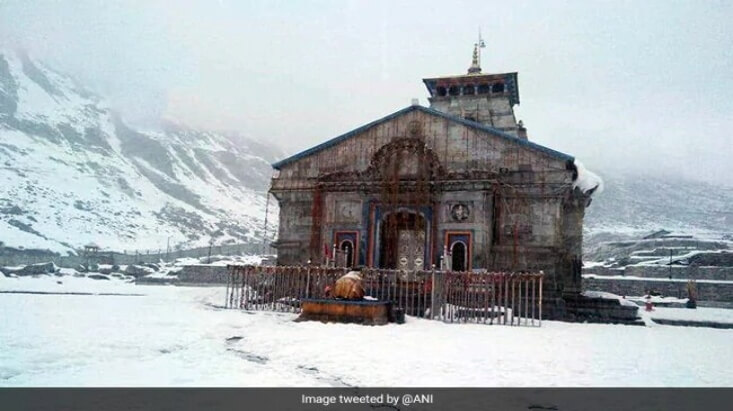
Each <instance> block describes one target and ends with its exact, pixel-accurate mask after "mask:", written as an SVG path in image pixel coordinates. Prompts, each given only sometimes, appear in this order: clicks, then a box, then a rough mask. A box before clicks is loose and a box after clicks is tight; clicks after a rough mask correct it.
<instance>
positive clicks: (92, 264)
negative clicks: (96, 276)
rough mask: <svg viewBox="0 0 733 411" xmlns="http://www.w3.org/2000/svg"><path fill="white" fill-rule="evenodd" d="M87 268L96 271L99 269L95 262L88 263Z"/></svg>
mask: <svg viewBox="0 0 733 411" xmlns="http://www.w3.org/2000/svg"><path fill="white" fill-rule="evenodd" d="M88 270H89V271H92V272H98V271H99V264H97V263H91V264H89V268H88Z"/></svg>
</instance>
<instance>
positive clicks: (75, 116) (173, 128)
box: [0, 51, 280, 253]
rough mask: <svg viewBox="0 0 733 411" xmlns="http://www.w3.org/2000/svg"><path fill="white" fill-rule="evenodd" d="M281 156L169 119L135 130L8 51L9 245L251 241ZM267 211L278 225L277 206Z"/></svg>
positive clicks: (0, 203)
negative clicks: (148, 128)
mask: <svg viewBox="0 0 733 411" xmlns="http://www.w3.org/2000/svg"><path fill="white" fill-rule="evenodd" d="M279 155H280V153H278V152H277V151H276V150H274V149H272V148H269V147H266V146H264V145H262V144H259V143H257V142H255V141H252V140H248V139H246V138H243V137H241V136H238V135H234V134H230V135H225V134H220V133H213V132H205V131H196V130H191V129H188V128H186V127H184V126H180V125H176V124H171V123H168V124H166V125H165V126H163V127H162V130H158V131H153V132H147V131H140V130H135V129H133V128H132V127H129V126H128V125H126V124H125V122H124V120H123V119H121V118H119V117H118V116H116V115H115V114H114V113H113V112H112V111H111V110H110V108H109V106H107V105H106V104H105V102H104V101H103V99H102V98H100V97H98V96H96V95H94V94H93V93H91V92H89V91H87V90H85V89H83V88H82V87H80V86H79V85H77V84H76V83H75V82H74V81H73V80H72V79H71V78H69V77H66V76H64V75H62V74H59V73H57V72H55V71H54V70H52V69H51V68H49V67H46V66H44V65H43V64H41V63H39V62H37V61H34V60H33V59H31V58H29V57H28V56H27V55H25V54H23V53H16V52H7V51H5V52H3V51H0V246H3V245H4V246H5V247H12V248H25V249H48V250H51V251H54V252H61V253H65V252H68V251H71V250H72V249H76V248H79V247H81V246H83V245H85V244H87V243H89V242H94V243H96V244H98V245H99V246H100V247H102V248H106V249H113V250H119V251H121V250H135V249H159V248H162V249H163V250H165V249H166V246H167V244H168V241H170V245H171V247H189V246H201V245H205V244H208V243H209V241H210V240H211V239H213V240H214V242H215V243H216V244H221V243H231V242H247V241H253V240H255V239H257V238H261V236H262V229H263V220H264V218H265V208H266V196H265V192H266V188H267V186H268V184H269V178H270V176H271V167H270V163H271V162H272V161H274V160H276V158H277V157H278V156H279ZM272 203H274V201H273V202H272ZM269 211H270V213H271V214H270V221H276V219H275V216H276V215H277V209H276V205H275V204H270V210H269Z"/></svg>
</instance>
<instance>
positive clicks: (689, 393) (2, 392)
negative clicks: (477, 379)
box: [0, 388, 733, 411]
mask: <svg viewBox="0 0 733 411" xmlns="http://www.w3.org/2000/svg"><path fill="white" fill-rule="evenodd" d="M725 409H733V389H731V388H208V389H207V388H0V410H3V411H16V410H23V411H25V410H32V411H46V410H49V411H50V410H54V411H72V410H73V411H87V410H89V411H106V410H110V411H118V410H135V411H137V410H140V411H142V410H156V411H159V410H171V411H188V410H205V411H218V410H231V411H235V410H236V411H249V410H275V411H288V410H486V411H489V410H496V411H519V410H522V411H605V410H614V411H617V410H618V411H647V410H654V411H677V410H685V411H687V410H725Z"/></svg>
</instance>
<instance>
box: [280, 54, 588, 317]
mask: <svg viewBox="0 0 733 411" xmlns="http://www.w3.org/2000/svg"><path fill="white" fill-rule="evenodd" d="M478 51H479V50H478V48H474V57H473V62H472V65H471V67H470V68H469V70H468V73H467V74H464V75H454V76H446V77H435V78H426V79H423V82H424V83H425V86H426V87H427V90H428V92H429V94H430V97H429V101H430V107H429V108H427V107H423V106H420V105H418V104H416V103H413V104H412V105H411V106H409V107H406V108H403V109H401V110H399V111H396V112H394V113H392V114H389V115H387V116H386V117H383V118H380V119H377V120H375V121H372V122H371V123H369V124H366V125H363V126H361V127H359V128H356V129H354V130H352V131H350V132H348V133H346V134H343V135H341V136H338V137H335V138H332V139H330V140H327V141H325V142H324V143H322V144H320V145H318V146H315V147H312V148H310V149H308V150H305V151H303V152H301V153H298V154H295V155H293V156H291V157H289V158H286V159H284V160H282V161H279V162H277V163H275V164H273V167H274V169H275V170H276V174H275V176H274V177H273V179H272V186H271V193H272V194H273V195H274V197H275V198H276V199H277V200H278V202H279V206H280V221H279V233H278V239H277V241H275V242H274V243H273V246H274V247H276V249H277V262H278V264H280V265H305V264H308V263H319V264H320V263H322V262H323V261H324V258H325V257H326V255H328V254H330V253H331V251H330V250H331V249H333V248H334V245H335V248H336V249H338V250H340V251H341V252H342V255H345V256H346V258H345V261H346V264H347V265H350V266H360V265H361V266H368V267H379V268H394V269H406V270H413V269H431V268H432V267H433V266H435V267H444V268H445V267H448V268H450V269H452V270H454V271H474V272H480V271H522V270H528V271H539V270H542V271H544V273H545V282H544V284H543V285H544V290H545V297H544V298H545V299H544V301H545V304H546V305H548V309H549V310H550V311H551V310H552V306H553V305H557V306H558V307H559V306H562V305H563V304H564V301H563V297H567V296H577V295H578V294H579V293H580V290H581V288H580V287H581V244H582V228H583V216H584V210H585V208H586V207H587V206H588V205H589V204H590V195H591V193H592V191H593V188H591V189H589V190H586V191H583V190H581V189H580V188H579V187H578V184H577V181H576V180H577V179H578V174H579V170H578V168H577V167H576V165H575V162H574V158H573V157H572V156H571V155H568V154H564V153H561V152H558V151H555V150H552V149H550V148H547V147H544V146H542V145H539V144H536V143H534V142H532V141H531V140H529V139H528V137H527V130H526V129H525V128H524V126H523V124H522V122H521V121H519V122H518V121H517V119H516V117H515V114H514V107H515V106H516V105H518V104H519V82H518V76H517V73H497V74H484V73H482V71H481V68H480V63H479V58H478V56H477V52H478ZM548 316H550V317H552V314H551V313H550V312H548Z"/></svg>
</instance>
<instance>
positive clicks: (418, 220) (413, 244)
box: [379, 211, 427, 270]
mask: <svg viewBox="0 0 733 411" xmlns="http://www.w3.org/2000/svg"><path fill="white" fill-rule="evenodd" d="M426 228H427V226H426V221H425V218H423V217H422V216H421V215H419V214H417V213H414V212H408V211H402V212H397V213H392V214H389V215H387V216H386V217H385V218H384V220H383V222H382V230H381V235H380V237H381V241H380V258H379V266H380V268H396V269H400V270H421V269H423V268H424V265H425V240H426V235H427V234H426Z"/></svg>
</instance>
